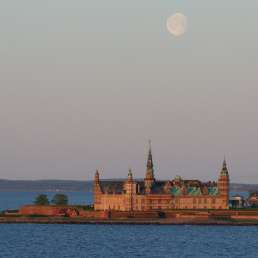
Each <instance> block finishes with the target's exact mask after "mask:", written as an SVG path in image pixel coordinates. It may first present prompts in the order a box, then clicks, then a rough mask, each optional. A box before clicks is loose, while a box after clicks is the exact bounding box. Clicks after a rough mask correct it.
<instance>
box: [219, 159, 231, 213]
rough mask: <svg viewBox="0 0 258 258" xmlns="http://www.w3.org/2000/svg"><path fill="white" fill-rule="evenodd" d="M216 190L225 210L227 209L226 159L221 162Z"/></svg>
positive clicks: (227, 180)
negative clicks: (222, 200)
mask: <svg viewBox="0 0 258 258" xmlns="http://www.w3.org/2000/svg"><path fill="white" fill-rule="evenodd" d="M218 190H219V194H220V196H221V197H222V198H223V199H224V203H225V208H228V201H229V173H228V168H227V162H226V158H224V160H223V164H222V169H221V171H220V175H219V181H218Z"/></svg>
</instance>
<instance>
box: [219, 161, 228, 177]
mask: <svg viewBox="0 0 258 258" xmlns="http://www.w3.org/2000/svg"><path fill="white" fill-rule="evenodd" d="M220 175H221V176H228V168H227V162H226V157H224V160H223V164H222V169H221V172H220Z"/></svg>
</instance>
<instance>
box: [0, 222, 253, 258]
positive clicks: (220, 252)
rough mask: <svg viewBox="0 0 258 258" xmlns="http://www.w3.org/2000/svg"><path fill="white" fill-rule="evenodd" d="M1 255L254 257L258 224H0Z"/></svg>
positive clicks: (6, 256) (42, 257)
mask: <svg viewBox="0 0 258 258" xmlns="http://www.w3.org/2000/svg"><path fill="white" fill-rule="evenodd" d="M0 228H1V231H0V257H5V258H9V257H17V258H23V257H24V258H37V257H39V258H47V257H51V258H52V257H54V258H58V257H60V258H61V257H62V258H63V257H69V258H70V257H118V258H119V257H121V258H124V257H148V258H151V257H180V258H183V257H189V258H190V257H191V258H194V257H196V258H202V257H230V258H234V257H247V258H249V257H250V258H251V257H252V258H257V257H258V256H257V254H258V227H221V226H217V227H215V226H121V225H115V226H111V225H32V224H17V225H14V224H10V225H7V224H4V225H0Z"/></svg>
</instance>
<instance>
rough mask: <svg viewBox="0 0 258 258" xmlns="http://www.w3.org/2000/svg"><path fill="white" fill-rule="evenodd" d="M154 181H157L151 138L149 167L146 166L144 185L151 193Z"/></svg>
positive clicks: (146, 190) (147, 191)
mask: <svg viewBox="0 0 258 258" xmlns="http://www.w3.org/2000/svg"><path fill="white" fill-rule="evenodd" d="M154 182H155V177H154V166H153V159H152V151H151V141H150V140H149V152H148V159H147V168H146V173H145V178H144V187H145V192H146V193H150V191H151V187H152V185H153V183H154Z"/></svg>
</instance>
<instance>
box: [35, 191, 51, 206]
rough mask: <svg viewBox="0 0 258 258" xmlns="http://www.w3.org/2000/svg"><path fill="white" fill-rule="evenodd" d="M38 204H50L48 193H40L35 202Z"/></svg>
mask: <svg viewBox="0 0 258 258" xmlns="http://www.w3.org/2000/svg"><path fill="white" fill-rule="evenodd" d="M34 203H35V204H36V205H48V204H49V200H48V198H47V195H45V194H39V195H38V196H37V197H36V199H35V202H34Z"/></svg>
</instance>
